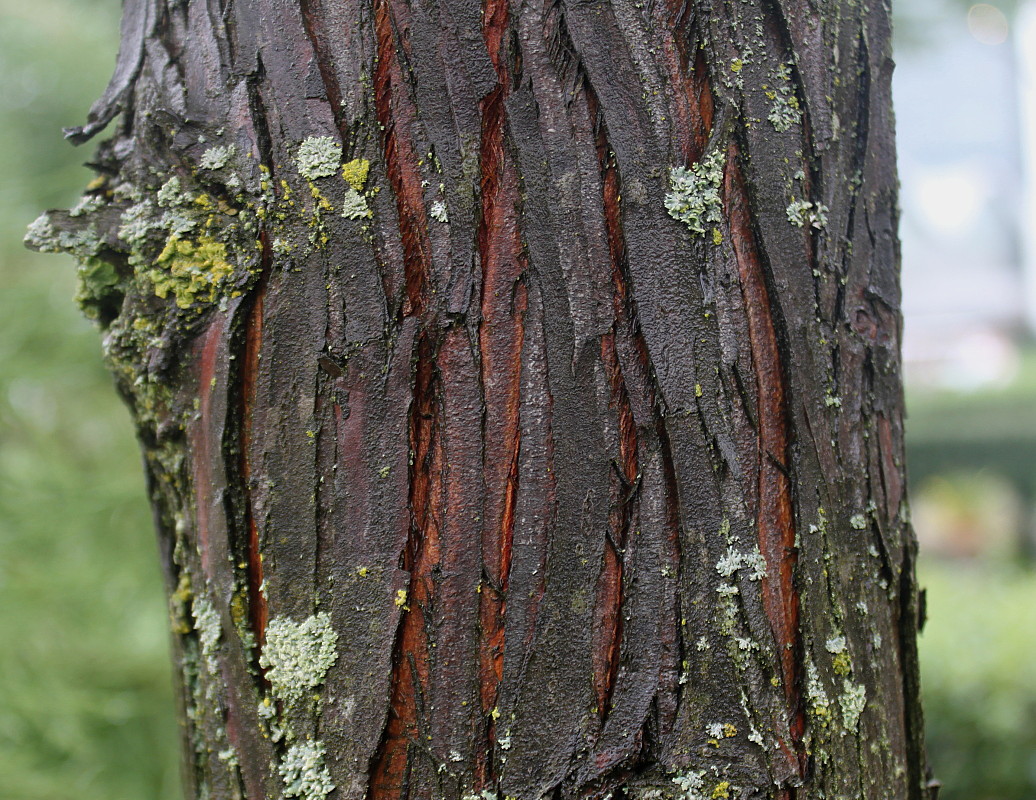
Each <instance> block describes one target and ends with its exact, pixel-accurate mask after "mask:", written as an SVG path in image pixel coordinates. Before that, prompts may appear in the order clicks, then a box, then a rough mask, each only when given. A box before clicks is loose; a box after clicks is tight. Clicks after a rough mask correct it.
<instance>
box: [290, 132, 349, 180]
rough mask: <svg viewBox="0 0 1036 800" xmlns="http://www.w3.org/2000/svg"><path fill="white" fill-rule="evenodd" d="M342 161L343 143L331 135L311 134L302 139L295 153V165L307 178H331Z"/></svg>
mask: <svg viewBox="0 0 1036 800" xmlns="http://www.w3.org/2000/svg"><path fill="white" fill-rule="evenodd" d="M341 162H342V145H341V144H339V143H338V142H336V141H335V140H334V139H332V138H331V137H330V136H310V137H308V138H306V139H303V140H302V144H300V145H299V149H298V152H297V153H296V154H295V166H296V168H297V169H298V171H299V175H301V176H302V177H303V178H305V179H306V180H310V181H312V180H316V179H317V178H329V177H331V176H332V175H334V174H335V173H336V172H337V171H338V165H339V164H340V163H341Z"/></svg>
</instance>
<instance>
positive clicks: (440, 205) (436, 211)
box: [428, 200, 450, 222]
mask: <svg viewBox="0 0 1036 800" xmlns="http://www.w3.org/2000/svg"><path fill="white" fill-rule="evenodd" d="M428 213H429V214H430V215H431V217H432V219H434V220H435V221H436V222H449V221H450V216H449V214H448V213H447V211H446V203H444V202H443V201H442V200H436V201H435V202H434V203H432V206H431V208H430V209H429V210H428Z"/></svg>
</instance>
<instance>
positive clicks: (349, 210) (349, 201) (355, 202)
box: [342, 188, 373, 219]
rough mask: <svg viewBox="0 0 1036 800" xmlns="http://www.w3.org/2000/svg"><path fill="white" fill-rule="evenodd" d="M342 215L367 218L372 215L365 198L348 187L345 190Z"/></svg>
mask: <svg viewBox="0 0 1036 800" xmlns="http://www.w3.org/2000/svg"><path fill="white" fill-rule="evenodd" d="M342 216H343V217H345V218H346V219H367V218H369V217H371V216H373V214H372V212H371V210H370V206H368V205H367V198H365V197H364V196H363V195H362V194H360V193H359V192H358V191H356V190H355V189H353V188H349V189H346V190H345V200H344V202H343V203H342Z"/></svg>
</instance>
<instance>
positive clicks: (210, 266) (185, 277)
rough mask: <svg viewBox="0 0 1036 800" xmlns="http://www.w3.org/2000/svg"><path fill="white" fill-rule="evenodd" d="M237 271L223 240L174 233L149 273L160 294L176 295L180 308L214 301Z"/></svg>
mask: <svg viewBox="0 0 1036 800" xmlns="http://www.w3.org/2000/svg"><path fill="white" fill-rule="evenodd" d="M233 272H234V268H233V267H232V266H231V265H230V264H229V263H228V262H227V248H226V245H224V244H223V242H219V241H216V240H215V239H212V238H210V237H208V236H200V237H198V239H197V241H192V240H190V239H181V238H179V237H178V236H170V237H169V238H168V239H167V240H166V244H165V247H164V248H163V249H162V252H161V253H159V255H158V257H157V258H156V259H155V266H154V268H153V269H151V270H149V271H148V273H147V275H148V278H149V279H150V280H151V283H152V284H153V286H154V289H155V295H156V296H157V297H162V298H165V297H167V296H169V295H170V294H172V295H173V296H174V297H175V298H176V305H177V307H179V308H190V307H191V306H192V305H194V304H195V303H197V302H203V303H211V302H213V301H214V300H215V299H216V294H217V291H218V289H219V287H220V285H221V284H222V283H223V281H224V279H226V278H227V277H229V276H230V275H232V274H233Z"/></svg>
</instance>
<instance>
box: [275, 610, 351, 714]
mask: <svg viewBox="0 0 1036 800" xmlns="http://www.w3.org/2000/svg"><path fill="white" fill-rule="evenodd" d="M337 643H338V634H337V633H335V631H334V629H333V628H332V627H331V618H330V617H328V615H327V614H326V613H324V612H320V613H319V614H316V615H314V616H311V617H309V618H307V619H305V620H303V621H302V622H295V621H294V620H292V619H289V618H287V617H276V618H274V619H272V620H270V624H269V625H268V626H267V628H266V642H265V644H264V645H263V649H262V653H261V654H260V656H259V665H260V666H261V667H263V669H265V670H266V679H267V680H268V681H269V682H270V688H271V691H272V692H273V694H274V696H275V697H277V698H278V699H280V700H283V701H284V702H285V703H287V704H288V705H293V704H295V703H297V702H299V700H301V699H302V697H303V696H304V695H305V694H306V693H307V692H309V691H312V690H313V689H315V688H316V687H317V686H319V685H320V684H322V683H323V682H324V676H325V675H326V674H327V671H328V670H329V669H330V668H331V666H332V665H333V664H334V663H335V661H337V660H338V651H337V650H336V645H337Z"/></svg>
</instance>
